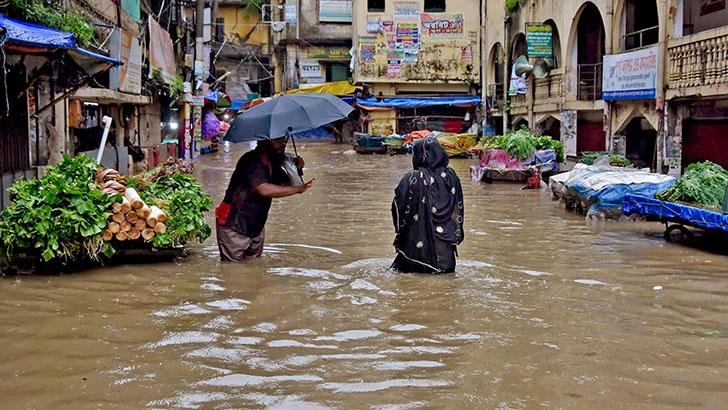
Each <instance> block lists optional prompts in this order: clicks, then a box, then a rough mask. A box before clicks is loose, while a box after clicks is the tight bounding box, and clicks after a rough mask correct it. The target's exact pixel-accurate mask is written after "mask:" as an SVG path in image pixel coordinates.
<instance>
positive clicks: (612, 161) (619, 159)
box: [609, 154, 630, 167]
mask: <svg viewBox="0 0 728 410" xmlns="http://www.w3.org/2000/svg"><path fill="white" fill-rule="evenodd" d="M609 165H613V166H616V167H628V166H629V165H630V162H629V160H628V159H627V158H626V157H624V156H623V155H616V154H609Z"/></svg>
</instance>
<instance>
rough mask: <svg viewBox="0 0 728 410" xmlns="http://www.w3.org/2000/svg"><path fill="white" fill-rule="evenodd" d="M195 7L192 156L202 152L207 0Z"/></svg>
mask: <svg viewBox="0 0 728 410" xmlns="http://www.w3.org/2000/svg"><path fill="white" fill-rule="evenodd" d="M196 1H197V2H196V4H195V6H196V8H195V65H194V68H193V71H194V72H193V77H194V80H193V84H194V95H195V97H196V98H195V99H194V101H193V104H192V128H193V133H192V144H191V145H192V146H191V148H192V149H191V150H190V151H191V152H190V154H191V157H192V158H198V157H199V155H200V154H199V152H200V144H201V143H202V105H203V104H204V102H205V95H204V94H203V91H204V89H203V87H202V81H204V78H202V77H203V73H204V67H203V59H202V54H203V53H204V47H203V42H204V35H205V34H204V32H205V22H204V19H205V0H196Z"/></svg>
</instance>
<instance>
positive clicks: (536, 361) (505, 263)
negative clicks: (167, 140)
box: [0, 143, 728, 409]
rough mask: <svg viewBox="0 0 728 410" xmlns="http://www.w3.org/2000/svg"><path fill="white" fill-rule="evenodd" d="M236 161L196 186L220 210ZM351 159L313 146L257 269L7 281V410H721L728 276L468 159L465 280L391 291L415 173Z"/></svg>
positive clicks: (195, 258) (721, 266) (727, 367)
mask: <svg viewBox="0 0 728 410" xmlns="http://www.w3.org/2000/svg"><path fill="white" fill-rule="evenodd" d="M241 148H242V147H234V148H233V151H232V152H229V153H224V152H220V153H218V154H212V155H209V156H204V157H203V158H202V159H201V160H200V161H199V163H198V165H197V170H196V177H197V178H198V180H199V181H200V182H201V183H202V184H203V187H204V188H205V190H206V191H207V192H209V193H210V194H211V195H212V196H213V198H214V199H215V203H216V204H217V203H219V202H220V200H221V199H222V197H223V194H224V190H225V188H226V186H227V183H228V179H229V177H230V175H231V174H232V171H233V168H234V166H235V162H236V161H237V158H238V157H239V156H240V154H241V153H242V151H241ZM348 149H349V147H348V146H339V145H332V144H329V143H315V144H311V143H309V144H305V146H304V147H303V149H302V150H301V151H302V153H303V156H304V157H305V158H306V166H307V168H306V175H307V177H314V176H315V177H317V181H316V184H315V185H314V186H313V188H311V189H310V190H309V191H308V192H306V193H305V194H303V195H300V196H294V197H290V198H286V199H282V200H274V201H273V206H272V208H271V213H270V218H269V222H268V224H267V227H266V240H267V243H266V249H265V253H264V255H263V257H262V258H260V259H258V260H254V261H251V262H250V263H245V264H228V263H225V264H223V263H221V262H220V261H219V255H218V250H217V245H216V241H215V238H214V236H213V237H211V238H209V239H208V240H207V241H206V242H205V243H204V244H202V245H199V244H192V245H190V246H189V248H190V250H191V253H192V254H191V256H190V257H188V258H186V259H183V260H178V261H175V262H173V263H160V264H134V265H124V266H118V267H111V268H101V269H94V270H89V271H83V272H79V273H74V274H69V275H62V276H34V277H28V276H22V277H18V278H14V277H9V278H3V279H0V295H1V296H0V344H1V345H2V346H1V347H0V352H1V353H0V359H2V360H0V396H1V397H2V398H3V399H2V400H3V403H2V405H0V407H2V408H3V409H106V408H119V409H137V408H149V409H171V408H190V409H196V408H204V409H209V408H235V409H242V408H245V409H258V408H273V409H352V408H366V409H369V408H371V409H419V408H428V409H435V408H453V409H532V408H554V409H596V408H599V409H632V408H634V409H682V408H705V409H719V408H725V403H727V402H728V381H726V380H728V378H727V377H726V376H728V355H727V353H728V348H727V347H726V346H727V343H726V341H727V340H728V339H726V338H725V337H727V336H728V333H726V332H728V298H727V296H728V257H726V256H722V255H716V254H712V253H707V252H704V251H701V250H698V249H694V248H690V247H686V246H681V245H675V244H669V243H665V242H664V240H663V239H662V237H661V235H662V232H663V227H662V226H661V225H659V224H657V223H630V222H619V223H600V224H592V223H587V222H586V221H585V220H584V218H583V217H582V216H579V215H576V214H572V213H568V212H566V211H565V210H564V209H563V205H560V204H558V203H555V202H552V201H551V199H550V196H549V194H548V193H547V192H545V191H542V192H539V191H533V190H520V189H519V188H520V185H514V184H495V185H487V184H480V183H472V182H471V181H470V174H469V169H468V167H469V166H470V165H472V164H474V162H475V161H474V160H464V159H459V160H452V161H451V166H452V167H453V168H454V169H455V170H456V171H457V173H458V175H459V176H460V178H461V180H462V183H463V191H464V195H465V201H466V203H465V207H466V211H465V228H466V236H465V242H464V243H463V245H462V246H461V247H459V248H458V251H459V254H460V258H459V259H458V266H457V270H456V272H455V273H454V274H448V275H440V276H433V275H411V274H399V273H392V272H389V271H388V267H389V265H390V264H391V262H392V259H393V257H394V253H393V252H394V251H393V247H392V240H393V238H394V230H393V227H392V220H391V214H390V205H391V201H392V195H393V189H394V187H395V186H396V184H397V182H398V181H399V179H400V178H401V176H402V175H403V174H404V173H405V172H406V171H407V170H408V169H409V168H410V167H411V157H409V156H392V157H389V156H365V155H352V154H349V153H345V152H344V151H345V150H348ZM207 217H208V222H209V223H210V224H211V225H212V224H213V214H212V212H210V213H209V214H208V215H207ZM213 231H214V229H213ZM721 403H723V404H721Z"/></svg>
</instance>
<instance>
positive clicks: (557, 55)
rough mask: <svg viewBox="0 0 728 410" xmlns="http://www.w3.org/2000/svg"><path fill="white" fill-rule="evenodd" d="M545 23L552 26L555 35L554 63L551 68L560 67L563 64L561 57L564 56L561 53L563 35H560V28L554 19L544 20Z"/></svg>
mask: <svg viewBox="0 0 728 410" xmlns="http://www.w3.org/2000/svg"><path fill="white" fill-rule="evenodd" d="M544 24H548V25H549V26H551V33H552V35H553V44H554V57H553V58H554V65H553V67H551V68H559V67H560V66H561V65H562V63H561V59H562V58H563V57H562V55H561V37H560V36H559V28H558V27H557V26H556V22H555V21H553V20H546V21H544Z"/></svg>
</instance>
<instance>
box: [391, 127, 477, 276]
mask: <svg viewBox="0 0 728 410" xmlns="http://www.w3.org/2000/svg"><path fill="white" fill-rule="evenodd" d="M448 163H449V159H448V157H447V153H446V152H445V148H443V147H442V145H440V143H439V142H438V141H437V140H436V139H434V138H431V137H428V138H424V139H421V140H417V141H416V142H415V144H414V155H413V157H412V167H413V168H414V170H413V171H410V172H408V173H407V175H405V176H404V177H403V178H402V180H401V181H400V182H399V185H398V186H397V188H396V189H395V190H394V201H393V202H392V219H393V220H394V230H395V232H396V237H395V239H394V247H395V249H396V250H397V257H396V258H395V259H394V263H393V264H392V268H393V269H396V270H398V271H401V272H417V273H445V272H453V271H455V256H456V255H457V248H456V247H457V245H459V244H460V243H461V242H462V241H463V238H464V231H463V190H462V187H461V186H460V179H459V178H458V176H457V174H456V173H455V171H453V169H452V168H450V167H448Z"/></svg>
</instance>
